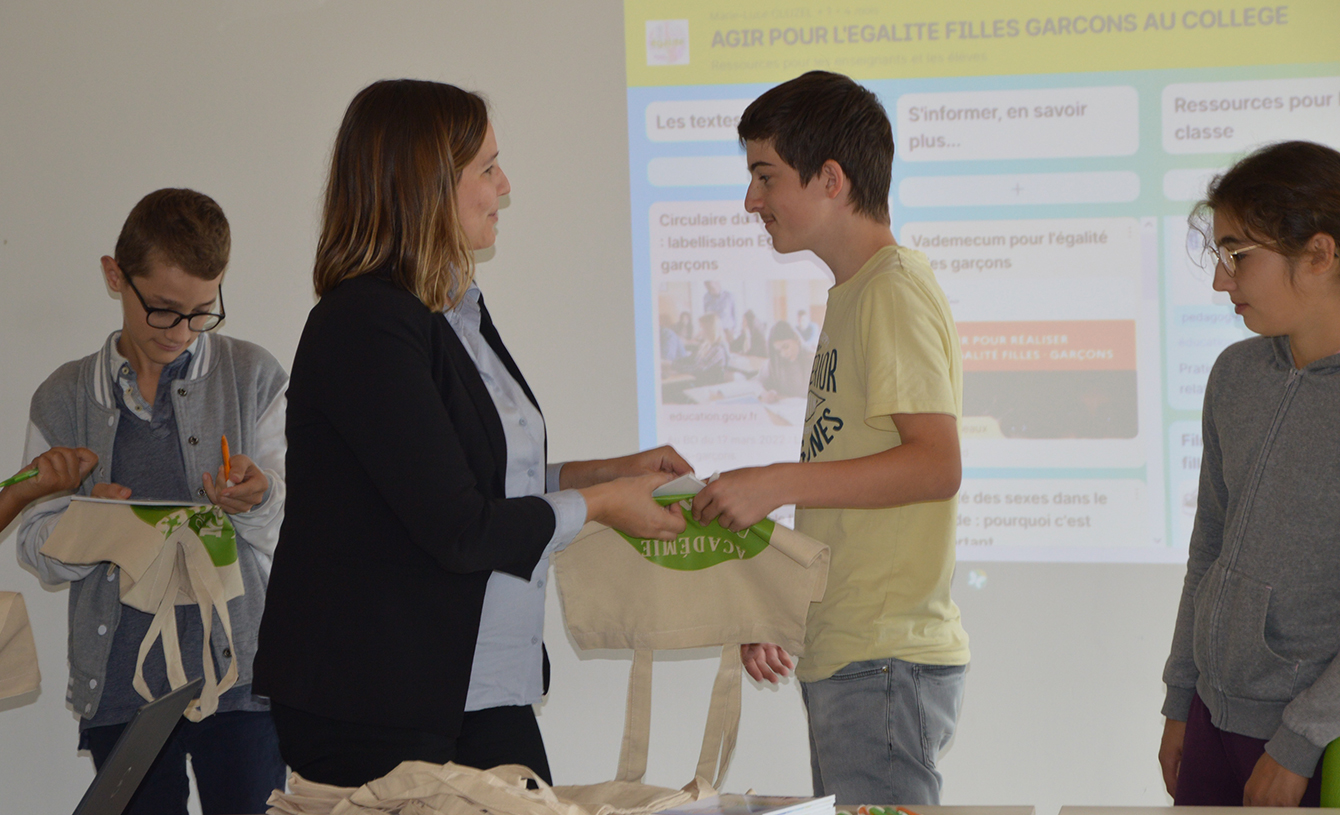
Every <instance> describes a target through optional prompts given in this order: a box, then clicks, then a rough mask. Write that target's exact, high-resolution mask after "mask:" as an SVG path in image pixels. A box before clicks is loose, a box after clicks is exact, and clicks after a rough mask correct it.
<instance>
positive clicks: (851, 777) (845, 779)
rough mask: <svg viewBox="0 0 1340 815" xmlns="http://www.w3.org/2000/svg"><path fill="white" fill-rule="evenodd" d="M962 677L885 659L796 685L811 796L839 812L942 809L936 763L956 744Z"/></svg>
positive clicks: (962, 671) (951, 668) (956, 670)
mask: <svg viewBox="0 0 1340 815" xmlns="http://www.w3.org/2000/svg"><path fill="white" fill-rule="evenodd" d="M967 671H968V666H967V665H918V664H915V663H912V662H904V661H902V660H900V659H892V658H890V659H875V660H869V661H866V662H853V663H850V664H849V665H847V666H846V667H844V668H842V669H841V670H839V671H838V672H837V673H835V674H833V676H831V677H829V678H828V679H823V680H820V681H818V682H802V683H801V684H800V693H801V698H803V699H804V700H805V713H806V717H807V718H808V720H809V731H810V770H811V772H812V773H813V776H814V794H815V795H816V796H821V795H836V796H837V803H838V804H839V805H856V804H908V805H912V804H938V803H940V784H941V777H940V773H939V772H938V771H937V770H936V769H935V763H936V759H937V758H938V757H939V755H940V751H941V750H943V749H944V748H945V746H947V745H948V744H949V740H950V739H951V738H953V736H954V727H955V725H957V724H958V712H959V707H960V706H961V705H962V703H963V685H964V677H965V675H966V674H967Z"/></svg>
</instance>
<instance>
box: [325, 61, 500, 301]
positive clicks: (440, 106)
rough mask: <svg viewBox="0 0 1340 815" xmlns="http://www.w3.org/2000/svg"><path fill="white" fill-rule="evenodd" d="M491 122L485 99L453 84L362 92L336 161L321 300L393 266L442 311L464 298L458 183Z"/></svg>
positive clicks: (466, 263) (338, 141) (465, 255)
mask: <svg viewBox="0 0 1340 815" xmlns="http://www.w3.org/2000/svg"><path fill="white" fill-rule="evenodd" d="M488 123H489V121H488V106H487V105H486V104H485V102H484V99H483V98H482V97H481V96H479V95H478V94H475V93H470V92H469V91H463V90H461V89H460V88H457V87H455V86H454V85H446V84H443V83H440V82H426V81H422V80H415V79H388V80H383V81H381V82H375V83H373V84H371V85H369V86H367V87H366V88H364V89H363V90H361V91H359V92H358V95H357V96H355V97H354V100H353V101H352V102H350V103H349V109H348V110H347V111H345V114H344V121H343V122H342V123H341V124H340V132H339V135H337V136H336V137H335V148H334V150H333V151H332V155H331V160H330V180H329V182H328V183H327V185H326V203H325V211H324V213H323V215H322V219H321V221H322V222H321V237H320V239H319V240H318V241H317V246H316V264H315V266H314V268H313V270H312V278H313V282H314V283H315V285H316V294H317V296H318V297H320V296H322V295H324V294H325V293H326V292H328V291H330V290H331V289H333V288H335V287H336V286H338V285H339V284H340V283H342V282H344V281H345V280H348V279H350V278H352V277H358V276H359V275H362V274H367V273H368V272H371V271H375V270H377V269H382V268H385V269H388V270H389V272H390V275H391V279H392V280H393V281H394V282H395V283H396V284H397V285H399V286H401V287H403V288H404V289H405V290H406V291H409V292H412V293H413V294H414V295H415V296H416V297H418V298H419V300H421V301H423V304H424V305H426V306H428V308H430V309H432V310H434V311H442V310H443V309H446V308H449V307H454V306H455V305H456V304H457V303H459V302H460V299H461V297H463V296H464V295H465V290H466V289H467V288H468V287H469V286H470V283H471V281H472V280H474V273H475V264H474V254H473V253H472V251H471V249H470V242H469V240H468V238H467V237H466V235H465V232H464V230H463V229H462V228H461V223H460V219H459V217H458V216H457V213H456V185H457V182H459V181H460V177H461V171H462V170H463V169H464V168H465V165H467V164H469V163H470V161H471V160H472V159H474V157H475V155H476V154H477V153H478V152H479V148H480V146H481V145H482V144H483V142H484V136H485V133H486V132H487V130H488Z"/></svg>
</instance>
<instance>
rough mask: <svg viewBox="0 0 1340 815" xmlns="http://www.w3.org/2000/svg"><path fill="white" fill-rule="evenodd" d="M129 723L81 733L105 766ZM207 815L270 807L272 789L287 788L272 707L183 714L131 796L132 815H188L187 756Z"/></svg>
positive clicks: (96, 759)
mask: <svg viewBox="0 0 1340 815" xmlns="http://www.w3.org/2000/svg"><path fill="white" fill-rule="evenodd" d="M125 729H126V725H124V724H114V725H106V726H104V727H90V728H89V729H88V730H85V731H84V732H83V733H82V734H81V735H82V736H83V739H82V741H84V743H85V744H87V746H88V750H89V752H90V753H92V754H93V765H94V766H95V767H98V768H99V769H101V767H102V765H103V762H105V761H106V760H107V758H108V756H109V755H110V754H111V752H112V747H113V746H115V744H116V740H117V739H118V738H120V736H121V731H123V730H125ZM187 755H190V757H191V769H192V771H194V773H195V783H196V787H197V789H199V791H200V806H201V809H202V810H203V812H204V813H205V815H222V814H223V813H230V814H231V813H238V812H264V811H265V801H266V799H268V798H269V797H270V793H271V792H273V791H274V790H276V789H283V788H284V781H285V776H286V773H285V771H284V760H283V759H282V758H280V757H279V737H278V736H277V735H275V725H274V721H273V720H272V719H271V718H270V713H269V711H248V710H235V711H229V712H227V713H215V714H214V715H213V716H210V717H208V718H206V719H203V720H201V721H199V722H192V721H187V720H186V719H184V718H183V719H182V720H181V721H180V722H178V723H177V728H176V729H175V730H173V731H172V736H171V737H170V738H169V739H168V742H167V744H166V745H165V746H164V747H163V752H161V753H159V754H158V759H157V760H156V761H155V762H154V763H153V765H152V766H151V767H150V768H149V773H148V775H146V776H145V777H144V781H143V783H141V784H140V788H139V790H137V791H136V793H135V796H134V797H133V798H131V799H130V804H129V805H128V806H127V807H126V815H173V813H179V815H186V799H187V797H188V796H189V795H190V792H191V789H190V782H189V781H188V780H187V778H186V757H187Z"/></svg>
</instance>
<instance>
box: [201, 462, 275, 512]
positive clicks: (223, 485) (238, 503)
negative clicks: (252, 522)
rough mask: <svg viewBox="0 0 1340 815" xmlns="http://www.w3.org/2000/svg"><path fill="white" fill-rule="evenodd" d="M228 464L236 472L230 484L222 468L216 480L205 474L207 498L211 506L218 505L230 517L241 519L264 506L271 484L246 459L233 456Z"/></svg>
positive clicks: (253, 463)
mask: <svg viewBox="0 0 1340 815" xmlns="http://www.w3.org/2000/svg"><path fill="white" fill-rule="evenodd" d="M228 464H229V467H230V468H231V470H232V471H231V472H230V473H229V475H228V478H227V479H226V480H225V479H224V476H223V467H222V466H220V467H219V472H218V474H217V475H215V476H214V477H213V478H210V475H209V473H205V475H204V484H205V494H206V495H208V496H209V501H210V503H212V504H218V505H219V507H221V508H222V509H223V511H224V512H226V513H228V514H229V515H237V514H240V513H243V512H247V511H249V510H250V509H251V508H252V507H254V506H256V505H257V504H259V503H260V502H261V499H262V498H264V497H265V491H266V490H268V489H270V480H269V479H268V478H266V477H265V473H264V472H262V471H261V468H260V467H257V466H256V462H254V461H252V460H251V459H249V458H247V457H246V456H231V457H230V458H229V459H228Z"/></svg>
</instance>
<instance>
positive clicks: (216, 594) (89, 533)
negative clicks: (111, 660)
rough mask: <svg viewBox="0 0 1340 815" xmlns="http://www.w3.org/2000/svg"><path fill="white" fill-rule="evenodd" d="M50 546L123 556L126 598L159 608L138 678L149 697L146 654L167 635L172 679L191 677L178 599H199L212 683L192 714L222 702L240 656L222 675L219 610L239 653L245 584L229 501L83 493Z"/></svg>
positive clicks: (52, 552) (177, 683) (50, 549)
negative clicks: (234, 607)
mask: <svg viewBox="0 0 1340 815" xmlns="http://www.w3.org/2000/svg"><path fill="white" fill-rule="evenodd" d="M42 554H44V555H47V556H49V557H53V558H55V559H56V560H59V561H61V562H63V563H70V564H92V563H104V562H110V563H112V564H115V565H116V566H117V567H118V568H119V569H120V570H121V583H120V592H121V602H123V603H125V604H126V605H128V606H130V607H131V608H135V609H139V610H140V611H143V612H146V613H148V614H152V615H154V619H153V622H152V623H151V624H150V626H149V630H148V632H147V633H146V634H145V635H144V640H143V641H142V642H141V643H140V650H139V656H138V658H137V660H136V662H135V678H134V681H133V685H134V687H135V690H136V691H138V692H139V694H140V695H141V696H143V697H144V698H145V699H146V700H149V701H153V694H152V693H151V692H150V691H149V686H148V685H147V684H146V683H145V681H144V658H145V656H146V655H147V654H148V653H149V649H150V648H151V647H153V644H154V642H155V641H157V640H159V639H161V640H162V643H163V656H164V658H165V661H166V663H167V674H168V682H169V684H170V685H171V686H172V688H173V690H176V689H177V688H180V687H182V686H183V685H185V684H186V682H187V678H186V671H185V669H184V668H183V667H182V660H181V646H180V643H179V641H178V638H177V615H176V610H175V607H176V606H178V605H193V606H196V607H198V608H199V609H200V620H201V623H202V624H203V626H204V648H203V653H202V654H201V661H202V664H203V666H204V672H205V677H204V678H205V685H204V687H203V688H202V689H201V692H200V698H199V699H197V700H196V701H194V702H192V703H191V706H190V707H189V708H187V711H186V717H187V718H188V719H190V720H191V721H197V722H198V721H200V720H201V719H203V718H204V717H206V716H209V715H211V714H212V713H214V712H215V710H217V709H218V706H219V696H220V695H221V694H223V693H225V692H226V691H227V690H228V689H229V688H231V687H232V686H233V685H234V684H235V683H236V682H237V660H236V659H233V660H230V661H229V663H228V668H227V670H226V671H225V672H224V675H223V677H222V678H219V677H217V676H216V675H215V671H214V659H213V654H212V653H211V650H210V642H209V641H210V633H211V631H212V629H213V624H214V613H215V612H218V615H219V621H220V623H221V624H222V625H223V631H224V634H225V636H226V637H227V639H228V648H229V651H230V653H236V648H234V647H233V626H232V621H231V619H230V618H229V615H228V601H229V600H231V599H233V598H234V597H240V596H242V594H243V592H244V589H243V587H242V572H241V569H239V568H238V565H237V535H236V532H235V531H234V529H233V525H232V522H231V521H230V520H228V516H227V514H225V513H224V511H223V510H222V509H220V508H219V507H217V506H182V505H181V504H167V503H162V502H133V501H111V500H106V499H99V498H86V497H82V496H77V497H75V498H73V499H72V500H71V501H70V507H69V508H68V509H67V510H65V513H64V514H63V515H62V516H61V519H60V522H59V523H57V524H56V528H55V529H53V530H52V531H51V535H50V536H49V537H48V538H47V540H46V543H44V544H43V545H42Z"/></svg>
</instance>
